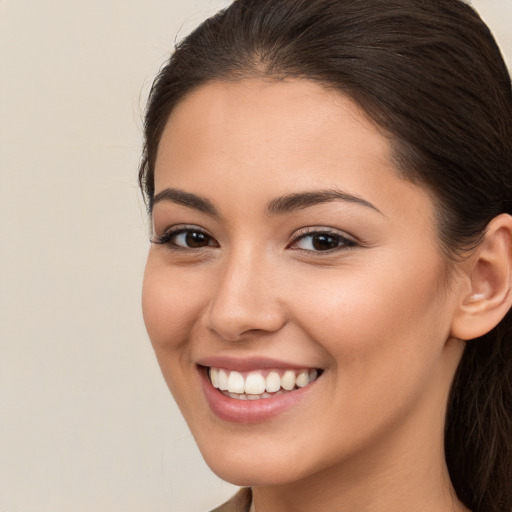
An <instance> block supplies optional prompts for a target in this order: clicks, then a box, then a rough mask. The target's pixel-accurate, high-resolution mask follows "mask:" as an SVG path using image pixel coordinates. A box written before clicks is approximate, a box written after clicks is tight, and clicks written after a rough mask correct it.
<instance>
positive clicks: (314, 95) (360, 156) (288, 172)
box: [155, 79, 431, 211]
mask: <svg viewBox="0 0 512 512" xmlns="http://www.w3.org/2000/svg"><path fill="white" fill-rule="evenodd" d="M166 187H175V188H181V189H185V190H188V191H192V192H194V193H198V194H201V195H203V196H206V197H210V196H211V195H215V194H219V198H220V199H232V200H236V201H237V202H240V201H242V202H243V203H244V204H245V206H247V205H250V204H253V203H256V202H258V201H259V200H260V199H261V201H265V202H268V200H269V198H272V196H274V197H275V196H277V195H281V194H287V193H293V192H301V191H303V190H306V189H315V188H319V187H320V188H323V189H333V188H336V189H342V190H344V191H345V192H348V193H353V194H355V195H358V196H362V197H364V198H365V199H366V200H368V201H369V202H372V203H373V204H376V205H377V207H378V204H377V203H379V202H384V203H390V207H394V208H395V209H396V208H397V207H398V206H399V205H397V204H396V201H397V199H398V198H400V199H403V200H405V199H406V198H407V199H410V200H414V203H413V204H414V205H416V206H417V207H418V208H423V209H425V208H426V209H427V210H429V211H430V208H431V203H430V199H429V197H428V194H427V193H426V191H424V190H423V189H421V188H419V187H417V186H415V185H412V184H411V183H410V182H408V181H406V180H404V179H403V178H402V177H400V174H399V172H397V170H396V169H395V167H394V164H393V158H392V153H391V144H390V141H389V138H387V137H386V136H385V135H384V134H383V133H382V131H381V130H380V129H379V128H378V127H376V126H375V124H374V123H373V122H372V121H371V120H370V119H369V118H368V116H367V115H366V114H365V113H364V112H363V111H362V110H361V109H360V108H359V106H358V105H357V104H356V103H355V102H354V101H352V100H351V99H350V98H349V97H347V96H344V95H342V94H340V93H338V92H336V91H333V90H331V89H327V88H325V87H323V86H321V85H320V84H318V83H316V82H312V81H308V80H287V81H279V82H277V81H265V80H260V79H247V80H241V81H236V82H211V83H208V84H206V85H204V86H202V87H200V88H198V89H196V90H194V91H193V92H192V93H190V94H189V95H188V96H187V97H186V98H185V99H184V100H183V101H182V102H181V103H179V104H178V105H177V106H176V108H175V109H174V110H173V112H172V114H171V116H170V118H169V120H168V122H167V125H166V127H165V130H164V132H163V135H162V138H161V141H160V147H159V151H158V156H157V160H156V168H155V190H156V193H158V192H159V191H160V190H162V189H164V188H166ZM411 195H412V196H414V197H409V196H411ZM420 196H421V201H419V202H418V198H419V197H420ZM213 199H215V198H213ZM379 209H381V208H380V207H379Z"/></svg>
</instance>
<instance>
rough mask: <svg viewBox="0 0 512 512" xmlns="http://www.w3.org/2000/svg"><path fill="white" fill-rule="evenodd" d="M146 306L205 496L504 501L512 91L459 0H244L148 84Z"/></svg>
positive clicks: (442, 507) (269, 509)
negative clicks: (206, 473) (228, 485)
mask: <svg viewBox="0 0 512 512" xmlns="http://www.w3.org/2000/svg"><path fill="white" fill-rule="evenodd" d="M140 182H141V186H142V188H143V190H144V193H145V197H146V199H147V204H148V209H149V213H150V216H151V218H152V223H153V228H152V231H153V232H152V242H153V244H152V246H151V250H150V252H149V256H148V262H147V268H146V273H145V281H144V289H143V311H144V317H145V321H146V326H147V329H148V333H149V336H150V338H151V341H152V343H153V346H154V349H155V352H156V355H157V358H158V361H159V363H160V366H161V368H162V372H163V375H164V377H165V379H166V381H167V384H168V385H169V388H170V390H171V392H172V393H173V395H174V397H175V399H176V401H177V403H178V405H179V407H180V409H181V411H182V413H183V414H184V417H185V419H186V420H187V422H188V425H189V427H190V429H191V431H192V433H193V435H194V437H195V439H196V441H197V443H198V445H199V448H200V450H201V452H202V454H203V456H204V458H205V460H206V462H207V463H208V464H209V466H210V467H211V468H212V470H213V471H214V472H216V473H217V474H218V475H219V476H220V477H221V478H223V479H225V480H227V481H229V482H232V483H234V484H237V485H241V486H247V487H250V489H244V490H242V491H241V492H240V493H239V494H238V495H237V497H235V498H234V499H233V500H232V501H231V502H230V503H229V504H227V505H225V507H221V508H219V509H218V510H222V511H230V512H231V511H239V510H240V511H247V510H252V511H256V512H262V511H263V512H281V511H294V512H299V511H316V510H318V511H322V512H328V511H354V510H357V511H359V512H361V511H364V512H370V511H372V512H374V511H398V510H411V511H413V510H422V511H436V512H443V511H446V512H448V511H463V510H465V511H467V510H471V511H473V512H498V511H499V512H509V511H510V510H512V486H511V485H510V482H511V481H512V389H511V387H512V332H511V331H512V326H511V313H510V308H511V304H512V291H511V275H512V262H511V258H512V256H511V246H512V217H511V215H510V214H511V213H512V212H511V198H512V190H511V189H512V92H511V85H510V77H509V75H508V72H507V69H506V66H505V65H504V63H503V60H502V57H501V55H500V52H499V49H498V48H497V46H496V44H495V42H494V40H493V38H492V36H491V34H490V32H489V30H488V29H487V27H486V26H485V25H484V23H483V22H482V21H481V20H480V18H479V17H478V15H477V14H476V13H475V12H474V11H473V10H472V9H471V8H470V7H469V6H467V5H466V4H464V3H462V2H461V1H460V0H429V1H428V2H425V1H424V0H385V1H384V0H315V1H311V0H238V1H235V2H234V3H233V4H232V5H231V6H230V7H229V8H227V9H226V10H224V11H222V12H220V13H218V14H217V15H216V16H214V17H213V18H211V19H209V20H207V21H206V22H204V23H203V24H202V25H201V26H200V27H199V28H198V29H197V30H196V31H195V32H193V33H192V34H191V35H190V36H188V37H187V38H186V39H185V40H184V41H183V42H182V43H181V44H180V45H179V46H178V48H177V49H176V52H175V53H174V55H173V56H172V57H171V59H170V61H169V63H168V64H167V65H166V66H165V67H164V68H163V69H162V71H161V73H160V74H159V76H158V77H157V79H156V81H155V83H154V85H153V89H152V91H151V95H150V100H149V105H148V109H147V114H146V125H145V148H144V154H143V159H142V164H141V171H140Z"/></svg>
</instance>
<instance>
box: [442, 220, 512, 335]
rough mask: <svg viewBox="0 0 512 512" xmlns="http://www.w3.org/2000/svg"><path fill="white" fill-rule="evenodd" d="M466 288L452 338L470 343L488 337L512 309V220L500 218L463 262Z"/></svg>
mask: <svg viewBox="0 0 512 512" xmlns="http://www.w3.org/2000/svg"><path fill="white" fill-rule="evenodd" d="M462 267H463V273H464V284H465V285H464V286H463V287H461V296H460V302H459V304H458V307H457V310H456V312H455V315H454V318H453V321H452V330H451V335H452V336H453V337H455V338H458V339H461V340H471V339H474V338H478V337H479V336H483V335H484V334H487V333H488V332H489V331H490V330H492V329H493V328H494V327H495V326H496V325H498V324H499V323H500V321H501V320H502V319H503V317H504V316H505V315H506V314H507V311H508V310H509V309H510V307H511V306H512V216H510V215H507V214H502V215H498V216H497V217H495V218H494V219H493V220H492V221H491V222H490V223H489V225H488V226H487V230H486V232H485V236H484V237H483V240H482V241H481V243H480V244H479V246H478V247H477V248H476V250H475V251H474V252H473V253H472V254H471V256H470V257H469V258H468V259H467V260H466V261H464V262H463V264H462Z"/></svg>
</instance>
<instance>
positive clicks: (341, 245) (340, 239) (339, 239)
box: [151, 226, 359, 254]
mask: <svg viewBox="0 0 512 512" xmlns="http://www.w3.org/2000/svg"><path fill="white" fill-rule="evenodd" d="M192 233H194V234H196V235H197V234H199V235H203V236H204V237H206V239H207V240H208V244H207V245H203V246H199V247H190V246H182V245H178V244H176V243H173V242H172V239H173V238H175V237H177V236H179V235H182V234H192ZM315 236H317V237H326V238H329V239H331V240H334V243H336V244H337V245H336V246H335V247H332V248H328V249H325V250H314V249H302V248H294V247H293V246H294V245H296V244H297V243H298V242H299V241H301V240H306V239H307V238H308V237H311V238H313V237H315ZM212 241H214V242H215V244H211V243H210V242H212ZM151 243H153V244H157V245H166V246H168V248H169V249H170V250H173V251H198V250H200V249H204V248H206V247H218V243H217V242H216V241H215V239H214V238H213V237H212V236H211V235H209V234H208V233H207V232H206V231H204V230H202V229H200V228H197V227H195V226H181V227H177V228H174V229H170V230H168V231H166V232H165V233H163V234H162V235H160V236H155V237H154V238H152V239H151ZM358 245H359V244H358V242H356V241H355V240H353V239H350V238H347V237H346V236H344V235H342V234H341V233H339V232H337V231H333V230H330V229H322V228H304V229H302V230H299V231H298V232H297V233H296V235H295V236H294V237H293V239H292V240H291V242H290V243H289V244H288V245H287V247H286V248H287V249H292V250H295V251H302V252H306V253H309V254H311V253H313V254H322V253H332V252H336V251H340V250H346V249H351V248H353V247H357V246H358Z"/></svg>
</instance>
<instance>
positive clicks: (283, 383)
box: [209, 368, 318, 400]
mask: <svg viewBox="0 0 512 512" xmlns="http://www.w3.org/2000/svg"><path fill="white" fill-rule="evenodd" d="M209 376H210V381H211V383H212V386H213V387H214V388H218V389H219V390H221V391H224V394H225V395H227V396H229V397H231V398H235V399H238V400H259V399H260V398H271V397H272V396H275V395H278V394H282V393H285V392H288V391H292V390H293V389H296V388H303V387H305V386H307V385H308V384H309V383H311V382H313V381H314V380H316V379H317V377H318V371H317V370H307V369H303V370H300V371H298V370H286V371H285V372H284V373H283V375H282V376H280V375H279V372H278V371H276V370H272V371H270V372H269V373H268V375H267V376H266V377H263V375H262V373H261V371H253V372H250V373H249V374H246V376H245V377H244V375H242V373H240V372H237V371H228V370H224V369H222V368H210V370H209ZM270 393H272V394H270Z"/></svg>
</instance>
